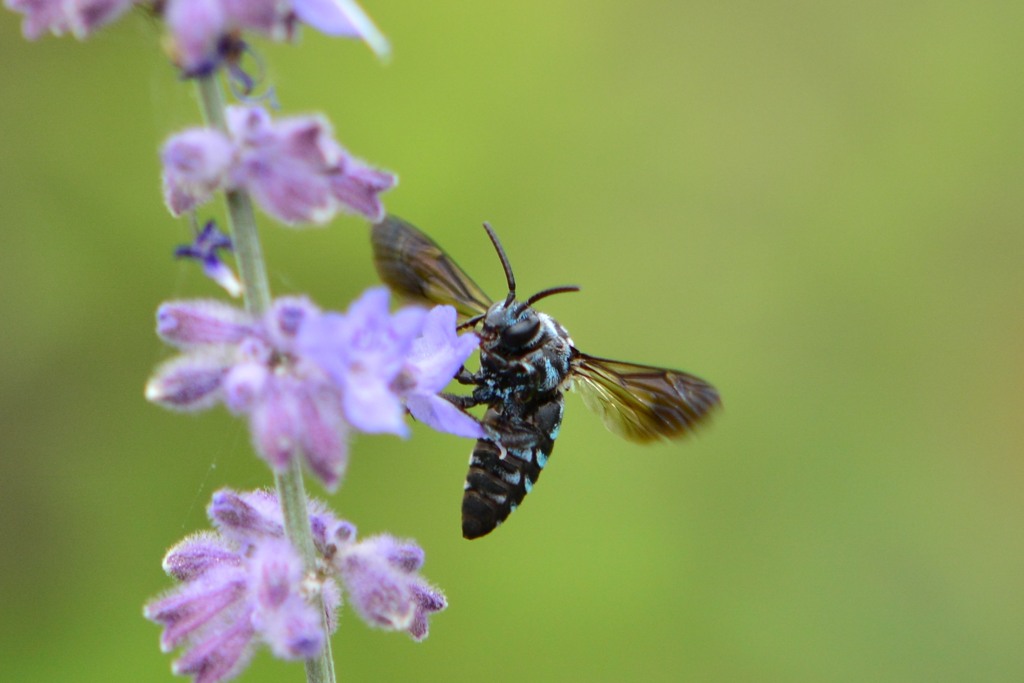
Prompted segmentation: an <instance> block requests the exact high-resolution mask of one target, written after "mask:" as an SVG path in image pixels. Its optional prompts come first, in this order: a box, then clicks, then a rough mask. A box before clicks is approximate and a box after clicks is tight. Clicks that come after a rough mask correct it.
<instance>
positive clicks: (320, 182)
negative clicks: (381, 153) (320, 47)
mask: <svg viewBox="0 0 1024 683" xmlns="http://www.w3.org/2000/svg"><path fill="white" fill-rule="evenodd" d="M227 124H228V133H229V135H225V134H223V133H221V132H220V131H217V130H213V129H209V128H193V129H190V130H187V131H184V132H182V133H179V134H177V135H175V136H173V137H171V138H170V139H169V140H168V141H167V142H166V143H165V144H164V148H163V152H162V158H163V165H164V174H163V175H164V183H163V184H164V199H165V201H166V202H167V206H168V208H170V210H171V213H172V214H174V215H175V216H177V215H181V214H183V213H185V212H187V211H191V210H193V209H195V208H196V207H197V206H199V205H200V204H203V203H205V202H207V201H209V200H210V199H211V198H212V197H213V194H214V193H215V192H217V191H221V190H240V189H245V190H248V191H249V192H250V193H251V194H252V196H253V198H254V199H255V200H256V202H257V203H258V204H259V205H260V206H261V207H262V208H263V210H264V211H266V212H267V213H268V214H270V215H271V216H273V217H275V218H277V219H279V220H281V221H283V222H284V223H288V224H294V223H317V224H323V223H326V222H327V221H329V220H330V219H332V218H333V217H334V216H335V214H337V213H338V211H348V212H351V213H356V214H360V215H362V216H365V217H366V218H369V219H370V220H372V221H378V220H380V219H381V218H382V217H383V216H384V207H383V206H382V205H381V203H380V199H379V195H380V193H381V192H384V191H385V190H388V189H390V188H392V187H393V186H394V185H395V182H396V179H395V176H394V175H392V174H390V173H385V172H383V171H377V170H375V169H372V168H370V167H368V166H367V165H366V164H364V163H363V162H361V161H359V160H358V159H356V158H354V157H352V156H350V155H349V154H348V152H346V151H345V150H344V148H342V146H341V145H339V144H338V143H337V142H336V141H335V140H334V138H333V137H332V131H331V125H330V123H328V122H327V121H326V120H325V119H324V118H323V117H321V116H296V117H292V118H286V119H282V120H280V121H274V120H272V119H271V118H270V115H269V114H268V113H267V112H266V110H264V109H262V108H261V107H256V106H248V107H241V106H240V107H228V109H227Z"/></svg>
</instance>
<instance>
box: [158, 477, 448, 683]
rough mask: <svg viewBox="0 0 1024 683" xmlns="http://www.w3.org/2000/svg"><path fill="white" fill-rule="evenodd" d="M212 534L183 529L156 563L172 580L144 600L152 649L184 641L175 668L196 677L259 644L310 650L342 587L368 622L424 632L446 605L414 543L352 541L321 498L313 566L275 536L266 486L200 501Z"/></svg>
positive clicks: (238, 664) (293, 653) (237, 660)
mask: <svg viewBox="0 0 1024 683" xmlns="http://www.w3.org/2000/svg"><path fill="white" fill-rule="evenodd" d="M208 513H209V516H210V519H211V520H213V522H214V525H215V526H216V528H217V531H216V532H204V533H200V534H196V535H194V536H190V537H188V538H186V539H185V540H184V541H182V542H181V543H179V544H178V545H176V546H174V547H173V548H171V550H170V551H168V553H167V556H166V557H165V558H164V562H163V565H164V569H165V570H166V571H167V573H168V574H169V575H170V576H172V577H173V578H175V579H177V580H178V581H180V582H181V583H180V584H179V585H178V586H176V587H175V588H173V589H171V590H170V591H169V592H167V593H166V594H164V595H163V596H161V597H159V598H157V599H155V600H153V601H151V602H150V603H148V604H147V605H146V607H145V610H144V614H145V616H146V618H148V619H150V620H152V621H154V622H156V623H158V624H161V625H162V626H163V628H164V630H163V633H162V635H161V638H160V645H161V648H162V649H163V650H165V651H170V650H173V649H176V648H179V647H181V648H183V652H182V655H181V656H180V657H179V658H178V659H177V660H176V661H175V662H174V665H173V669H174V672H175V673H178V674H183V675H191V676H193V677H194V678H195V680H196V681H197V683H217V681H222V680H225V679H227V678H230V677H232V676H235V675H237V674H238V673H239V672H240V671H241V670H242V669H243V668H244V667H245V666H246V664H247V663H248V662H249V660H250V658H251V657H252V654H253V652H254V650H255V649H256V647H257V646H258V645H259V644H261V643H263V644H266V645H267V646H268V647H269V648H270V650H271V652H272V653H273V654H274V655H275V656H277V657H279V658H282V659H302V658H309V657H312V656H315V655H316V654H317V653H319V652H320V650H321V649H322V647H323V645H324V642H325V640H324V639H325V635H324V633H323V630H322V628H321V617H320V605H322V608H323V610H324V614H325V615H326V617H327V625H328V630H329V631H330V632H332V633H333V632H334V630H335V629H336V628H337V614H338V607H339V606H340V604H341V591H340V585H339V584H341V585H343V586H344V587H345V590H346V592H347V593H348V594H349V596H350V598H351V600H352V603H353V605H354V606H355V608H356V612H357V613H358V614H359V615H360V616H362V617H363V618H364V619H366V620H367V622H368V623H370V624H372V625H374V626H379V627H383V628H388V629H391V630H404V631H407V632H408V633H409V634H410V635H411V636H412V637H413V638H414V639H416V640H422V639H423V638H425V637H426V635H427V626H428V624H427V620H428V617H429V616H430V614H432V613H434V612H438V611H440V610H442V609H444V608H445V607H446V606H447V603H446V601H445V598H444V595H443V594H442V593H441V592H440V591H438V590H437V589H436V588H434V587H432V586H431V585H430V584H428V583H427V582H426V581H425V580H423V579H422V578H421V577H420V576H419V574H418V572H419V570H420V568H421V567H422V565H423V559H424V553H423V550H422V549H421V548H420V547H419V546H417V545H416V544H414V543H412V542H408V541H402V542H400V541H397V540H395V539H394V538H392V537H390V536H387V535H382V536H376V537H374V538H371V539H367V540H365V541H357V540H356V532H355V527H354V526H353V525H352V524H350V523H349V522H346V521H344V520H340V519H338V518H336V517H335V516H334V515H333V514H332V513H331V512H329V511H328V510H327V509H326V507H324V506H323V504H321V503H319V502H316V501H311V502H310V504H309V516H310V528H311V530H312V531H313V538H314V544H315V547H316V553H317V557H318V560H317V566H318V571H317V572H316V574H311V573H308V572H306V571H305V569H304V568H303V564H302V561H301V559H300V558H299V556H298V554H297V553H296V552H295V551H294V549H293V548H292V546H291V545H290V544H289V543H288V541H287V540H286V539H285V537H284V532H283V529H284V519H283V516H282V514H281V509H280V505H279V504H278V501H277V497H276V496H275V495H274V494H273V493H271V492H268V491H252V492H248V493H236V492H234V491H231V490H228V489H224V490H221V491H218V492H217V493H215V494H214V497H213V501H212V502H211V504H210V507H209V509H208Z"/></svg>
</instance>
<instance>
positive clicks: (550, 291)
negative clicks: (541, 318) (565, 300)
mask: <svg viewBox="0 0 1024 683" xmlns="http://www.w3.org/2000/svg"><path fill="white" fill-rule="evenodd" d="M578 291H580V288H579V287H577V286H576V285H562V286H561V287H551V288H549V289H545V290H543V291H541V292H537V293H536V294H534V295H533V296H531V297H530V298H529V299H527V300H526V305H527V306H532V305H534V304H535V303H537V302H538V301H540V300H541V299H543V298H544V297H548V296H551V295H552V294H562V293H564V292H578Z"/></svg>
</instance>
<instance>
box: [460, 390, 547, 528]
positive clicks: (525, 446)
mask: <svg viewBox="0 0 1024 683" xmlns="http://www.w3.org/2000/svg"><path fill="white" fill-rule="evenodd" d="M563 403H564V399H563V396H562V394H561V392H553V393H552V394H551V395H550V396H548V397H547V398H546V399H544V400H541V401H536V402H532V403H531V404H529V405H527V406H516V408H517V409H515V410H507V408H508V406H505V407H502V406H498V407H492V408H490V409H488V411H487V413H486V415H484V425H485V426H486V427H487V428H488V432H489V433H490V434H491V435H493V438H492V437H490V436H489V437H487V438H483V439H479V440H477V442H476V447H474V448H473V453H472V454H471V455H470V457H469V473H468V474H467V475H466V485H465V493H464V494H463V496H462V535H463V536H464V537H465V538H469V539H473V538H479V537H480V536H484V535H486V534H488V533H490V532H491V531H493V530H494V529H495V527H497V526H498V525H499V524H501V523H502V522H503V521H505V519H506V518H507V517H508V516H509V515H510V514H512V511H513V510H515V509H516V508H517V507H518V506H519V504H520V503H522V502H523V498H524V497H525V496H526V494H527V493H529V492H530V490H531V489H532V488H533V485H534V484H535V483H536V482H537V478H538V477H539V476H540V471H541V469H543V467H544V465H545V464H546V463H547V460H548V456H549V455H551V449H552V448H553V447H554V445H555V437H557V436H558V428H559V426H560V425H561V423H562V407H563ZM503 411H504V412H503ZM506 413H507V414H506Z"/></svg>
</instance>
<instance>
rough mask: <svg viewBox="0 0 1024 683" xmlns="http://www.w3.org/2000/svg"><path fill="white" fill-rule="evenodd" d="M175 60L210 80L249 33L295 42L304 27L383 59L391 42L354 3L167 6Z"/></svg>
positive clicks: (178, 1) (170, 1)
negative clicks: (359, 43) (353, 42)
mask: <svg viewBox="0 0 1024 683" xmlns="http://www.w3.org/2000/svg"><path fill="white" fill-rule="evenodd" d="M163 16H164V21H165V23H166V24H167V31H168V48H169V51H170V53H171V58H172V59H173V60H174V62H175V63H176V64H177V65H178V66H179V67H180V68H181V70H182V72H183V73H184V74H185V75H186V76H197V75H205V74H208V73H210V72H211V71H213V70H214V69H216V68H217V66H219V65H220V64H221V63H222V62H225V61H228V62H230V61H231V60H233V59H235V58H236V57H237V55H238V54H240V52H241V49H242V46H243V45H244V43H243V40H244V39H243V38H242V37H241V36H242V34H243V33H256V34H259V35H262V36H265V37H267V38H270V39H271V40H276V41H286V40H287V41H290V40H293V39H294V38H295V36H296V34H297V31H298V26H299V24H300V23H305V24H308V25H309V26H312V27H313V28H315V29H317V30H319V31H321V32H322V33H325V34H327V35H332V36H339V37H346V38H357V39H361V40H363V41H365V42H366V43H367V45H369V46H370V48H371V49H372V50H373V51H374V52H376V53H377V54H378V55H379V56H381V57H386V56H387V54H388V51H389V47H388V42H387V40H386V39H385V38H384V36H382V35H381V33H380V31H379V30H377V27H376V26H374V24H373V22H372V21H371V20H370V19H369V17H368V16H367V15H366V13H365V12H363V11H362V9H361V8H360V7H359V6H358V5H357V4H355V2H353V0H167V2H166V3H165V5H164V11H163Z"/></svg>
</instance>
